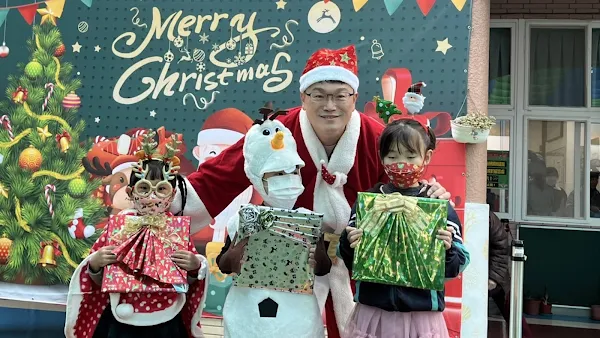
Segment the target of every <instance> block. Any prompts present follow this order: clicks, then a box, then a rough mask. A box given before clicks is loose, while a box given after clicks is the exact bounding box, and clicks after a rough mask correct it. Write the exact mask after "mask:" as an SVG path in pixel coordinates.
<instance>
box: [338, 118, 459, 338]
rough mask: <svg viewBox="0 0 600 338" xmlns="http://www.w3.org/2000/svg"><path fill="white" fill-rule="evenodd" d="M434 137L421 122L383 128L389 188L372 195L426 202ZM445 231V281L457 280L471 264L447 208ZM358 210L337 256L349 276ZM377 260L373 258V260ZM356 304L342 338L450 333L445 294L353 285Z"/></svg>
mask: <svg viewBox="0 0 600 338" xmlns="http://www.w3.org/2000/svg"><path fill="white" fill-rule="evenodd" d="M435 145H436V139H435V134H434V133H433V131H432V130H431V129H430V128H429V123H428V121H422V120H421V117H420V116H411V117H401V118H400V119H398V120H395V121H393V122H391V123H390V124H388V125H387V127H386V128H385V129H384V131H383V133H382V134H381V136H380V140H379V155H380V158H381V160H382V162H383V165H384V168H385V172H386V173H387V175H388V177H389V183H385V184H384V183H378V184H377V185H376V186H375V187H373V188H372V189H370V190H369V192H372V193H380V194H391V193H396V192H398V193H400V194H402V195H405V196H415V197H427V195H426V193H423V191H425V190H427V189H424V188H425V187H424V186H423V185H422V183H419V181H420V179H421V178H422V176H423V173H424V171H425V169H426V167H427V165H428V164H429V163H430V162H431V157H432V156H433V151H434V149H435ZM447 219H448V221H447V227H446V229H445V230H440V231H439V232H438V234H437V238H438V239H439V240H441V241H443V242H444V245H445V248H446V266H445V268H446V272H445V274H446V278H455V277H457V276H458V274H459V273H460V272H462V271H463V270H464V268H465V267H466V266H467V264H468V263H469V254H468V252H467V251H466V249H465V248H464V246H463V244H462V239H461V225H460V220H459V218H458V215H457V214H456V211H455V210H454V209H453V208H452V206H450V205H448V218H447ZM355 222H356V206H354V207H353V208H352V213H351V218H350V221H349V223H348V227H347V228H346V230H345V231H344V232H343V233H342V235H341V238H340V247H339V248H340V254H341V256H342V258H343V259H344V263H345V264H346V266H347V267H348V270H352V261H353V257H354V248H355V247H356V245H357V244H358V241H359V240H360V238H361V237H362V230H359V229H356V228H355ZM375 259H377V257H375ZM354 300H355V302H356V303H357V304H356V306H355V308H354V311H353V313H352V315H351V317H350V319H349V322H348V324H347V328H346V332H345V335H344V336H345V337H348V338H350V337H368V338H375V337H377V338H422V337H428V338H445V337H448V330H447V328H446V323H445V321H444V317H443V315H442V311H443V310H444V306H445V303H444V292H443V291H436V290H424V289H416V288H409V287H401V286H394V285H386V284H378V283H369V282H364V281H362V282H356V294H355V297H354Z"/></svg>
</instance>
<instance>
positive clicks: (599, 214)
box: [584, 123, 600, 218]
mask: <svg viewBox="0 0 600 338" xmlns="http://www.w3.org/2000/svg"><path fill="white" fill-rule="evenodd" d="M591 134H592V135H591V138H590V188H589V195H588V196H586V197H587V198H589V199H590V217H592V218H600V191H599V190H598V189H600V185H599V184H598V178H599V176H600V124H597V123H592V128H591ZM586 190H587V189H586ZM585 194H587V191H585V190H584V196H585Z"/></svg>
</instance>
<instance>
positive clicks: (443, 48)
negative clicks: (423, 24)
mask: <svg viewBox="0 0 600 338" xmlns="http://www.w3.org/2000/svg"><path fill="white" fill-rule="evenodd" d="M450 48H452V45H451V44H450V43H449V42H448V38H445V39H444V40H442V41H437V48H436V49H435V51H436V52H442V54H444V55H446V53H447V52H448V49H450Z"/></svg>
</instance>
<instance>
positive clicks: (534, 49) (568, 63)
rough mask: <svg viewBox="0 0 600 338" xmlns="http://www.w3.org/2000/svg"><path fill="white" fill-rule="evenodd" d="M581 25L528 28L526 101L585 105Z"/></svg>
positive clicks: (583, 51) (584, 52)
mask: <svg viewBox="0 0 600 338" xmlns="http://www.w3.org/2000/svg"><path fill="white" fill-rule="evenodd" d="M585 62H586V35H585V28H584V27H578V28H537V27H535V28H531V30H530V34H529V101H528V102H529V105H530V106H550V107H585V106H586V97H585V93H586V86H585V83H586V72H585Z"/></svg>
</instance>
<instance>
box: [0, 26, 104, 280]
mask: <svg viewBox="0 0 600 338" xmlns="http://www.w3.org/2000/svg"><path fill="white" fill-rule="evenodd" d="M55 24H56V21H55V20H42V24H41V25H36V26H34V27H33V32H34V34H33V39H31V40H30V41H28V47H29V50H30V51H31V56H30V59H29V60H28V63H27V64H26V65H24V64H19V65H18V67H17V73H16V75H11V76H9V78H8V83H9V84H8V87H7V88H6V95H7V98H8V99H7V100H3V101H0V115H2V117H1V118H2V127H3V128H0V236H1V238H0V279H1V280H4V281H8V282H11V281H16V282H19V283H25V284H49V285H52V284H64V283H68V281H69V280H70V278H71V275H72V273H73V271H74V269H75V268H76V267H77V265H78V264H79V262H81V260H82V259H83V258H84V257H85V256H87V255H88V253H89V248H90V247H91V245H92V244H93V242H94V241H95V240H96V238H97V237H98V234H99V231H98V232H96V229H95V227H94V225H95V224H98V222H99V221H100V219H101V218H102V217H104V214H105V209H104V207H103V206H102V205H101V202H100V200H98V199H96V198H95V197H93V192H94V191H95V190H96V189H97V188H98V186H99V185H100V181H99V180H90V177H89V174H88V173H87V172H86V171H85V170H84V168H83V166H82V163H81V160H82V158H83V157H84V156H85V155H86V153H87V151H88V150H89V148H90V144H89V143H87V142H83V143H82V142H81V141H80V140H79V139H80V137H81V136H82V135H83V132H84V128H85V122H84V121H83V120H81V119H80V118H79V117H78V108H79V107H80V105H81V101H80V99H79V97H78V96H77V94H76V91H77V89H78V88H79V87H80V86H81V82H80V81H79V80H78V79H74V78H73V77H72V76H71V73H72V72H73V66H72V65H71V64H69V63H67V62H64V63H63V62H62V61H61V57H62V56H63V55H64V54H65V45H64V44H63V41H62V38H61V34H60V31H59V29H58V28H57V27H56V26H55Z"/></svg>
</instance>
